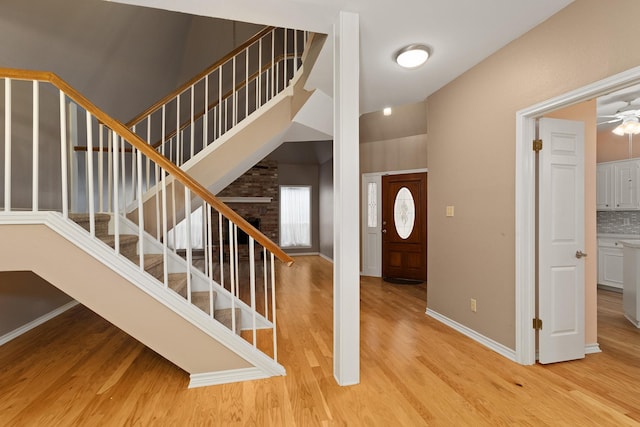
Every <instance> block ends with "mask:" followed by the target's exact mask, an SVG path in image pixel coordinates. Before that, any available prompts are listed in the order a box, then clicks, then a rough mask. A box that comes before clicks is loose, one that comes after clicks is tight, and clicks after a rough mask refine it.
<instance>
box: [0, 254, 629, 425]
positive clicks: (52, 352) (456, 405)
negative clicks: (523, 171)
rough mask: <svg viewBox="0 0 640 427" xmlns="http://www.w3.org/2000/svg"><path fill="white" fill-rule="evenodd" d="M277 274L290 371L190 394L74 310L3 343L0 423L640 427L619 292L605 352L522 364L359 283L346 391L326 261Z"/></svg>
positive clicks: (607, 299)
mask: <svg viewBox="0 0 640 427" xmlns="http://www.w3.org/2000/svg"><path fill="white" fill-rule="evenodd" d="M280 270H281V271H279V277H280V287H279V289H278V290H277V294H278V301H279V307H278V329H279V340H280V345H279V353H280V362H281V363H282V364H283V365H284V366H285V367H286V369H287V374H288V375H287V376H285V377H278V378H271V379H267V380H260V381H249V382H245V383H241V384H229V385H222V386H215V387H205V388H199V389H192V390H188V389H187V383H188V377H187V374H186V373H184V372H183V371H181V370H180V369H179V368H177V367H175V366H174V365H172V364H171V363H169V362H167V361H166V360H164V359H163V358H161V357H159V356H158V355H157V354H155V353H154V352H153V351H151V350H149V349H148V348H146V347H144V346H142V345H141V344H139V343H137V342H136V341H135V340H133V339H131V338H130V337H128V336H127V335H125V334H124V333H123V332H121V331H120V330H119V329H117V328H115V327H113V326H111V325H110V324H109V323H108V322H106V321H104V320H102V319H101V318H100V317H98V316H96V315H95V314H93V313H92V312H91V311H89V310H88V309H86V308H84V307H81V306H79V307H76V308H74V309H72V310H70V311H68V312H67V313H65V314H63V315H61V316H59V317H58V318H56V319H54V320H52V321H50V322H48V323H46V324H44V325H42V326H40V327H38V328H36V329H34V330H33V331H30V332H29V333H27V334H25V335H23V336H21V337H19V338H17V339H15V340H14V341H11V342H9V343H7V344H6V345H4V346H2V347H0V425H2V426H5V425H8V426H13V425H16V426H58V425H60V426H67V425H70V426H71V425H73V426H75V425H81V426H97V425H101V426H112V425H113V426H124V425H127V426H129V425H140V426H147V425H154V426H155V425H158V426H164V425H169V426H235V425H242V426H334V425H336V426H343V425H349V426H426V425H430V426H498V425H510V426H511V425H518V426H545V425H548V426H590V425H597V426H625V425H640V385H639V384H640V332H639V331H638V329H636V328H634V327H633V326H631V324H629V322H627V321H626V320H625V319H624V318H623V317H622V314H621V311H622V310H621V306H622V305H621V299H620V295H619V294H615V293H613V292H606V291H600V292H599V294H598V295H599V299H600V304H599V316H600V321H599V331H600V336H599V342H600V345H601V348H602V350H603V352H602V353H600V354H593V355H589V356H587V358H586V359H585V360H581V361H576V362H568V363H560V364H555V365H550V366H540V365H536V366H527V367H524V366H519V365H517V364H515V363H513V362H510V361H508V360H506V359H504V358H503V357H501V356H499V355H498V354H496V353H494V352H492V351H490V350H488V349H486V348H484V347H483V346H481V345H480V344H477V343H475V342H473V341H472V340H470V339H468V338H466V337H464V336H462V335H460V334H459V333H457V332H455V331H453V330H452V329H450V328H448V327H447V326H444V325H442V324H440V323H438V322H437V321H435V320H433V319H431V318H429V317H427V316H426V315H425V307H426V303H425V302H426V295H427V294H426V286H425V285H421V286H401V285H391V284H387V283H384V282H382V281H381V280H379V279H373V278H363V279H362V286H361V289H362V292H361V307H362V316H361V327H362V328H361V331H362V332H361V335H362V339H361V351H362V354H361V356H362V359H361V361H362V363H361V368H362V370H361V383H360V384H359V385H355V386H351V387H339V386H337V385H336V383H335V380H334V379H333V372H332V371H333V367H332V366H333V365H332V364H333V362H332V332H331V328H332V322H333V318H332V312H333V310H332V283H331V280H332V271H331V264H330V263H328V262H326V261H325V260H323V259H321V258H319V257H299V258H297V262H296V264H295V265H294V266H293V267H292V268H281V269H280Z"/></svg>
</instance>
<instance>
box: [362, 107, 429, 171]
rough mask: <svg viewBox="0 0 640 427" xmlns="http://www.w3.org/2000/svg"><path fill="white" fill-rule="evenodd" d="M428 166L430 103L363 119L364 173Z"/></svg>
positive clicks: (400, 108)
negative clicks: (428, 110) (428, 112)
mask: <svg viewBox="0 0 640 427" xmlns="http://www.w3.org/2000/svg"><path fill="white" fill-rule="evenodd" d="M426 167H427V104H426V102H418V103H416V104H408V105H402V106H397V107H393V112H392V114H391V115H390V116H385V115H383V114H382V111H375V112H373V113H367V114H363V115H362V116H360V173H369V172H385V171H397V170H407V169H420V168H426Z"/></svg>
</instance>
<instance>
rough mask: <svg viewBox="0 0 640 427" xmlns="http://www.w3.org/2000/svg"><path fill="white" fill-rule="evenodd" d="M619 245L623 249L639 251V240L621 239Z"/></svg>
mask: <svg viewBox="0 0 640 427" xmlns="http://www.w3.org/2000/svg"><path fill="white" fill-rule="evenodd" d="M620 243H622V246H624V247H625V248H633V249H640V240H639V239H623V240H620Z"/></svg>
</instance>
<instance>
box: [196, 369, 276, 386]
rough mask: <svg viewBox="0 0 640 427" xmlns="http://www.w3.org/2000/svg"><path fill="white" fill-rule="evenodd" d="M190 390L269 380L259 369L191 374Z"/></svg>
mask: <svg viewBox="0 0 640 427" xmlns="http://www.w3.org/2000/svg"><path fill="white" fill-rule="evenodd" d="M190 378H191V381H189V388H196V387H206V386H210V385H220V384H229V383H236V382H241V381H251V380H261V379H264V378H269V375H267V374H265V373H264V372H262V371H261V370H260V369H258V368H243V369H232V370H228V371H222V372H205V373H202V374H191V376H190Z"/></svg>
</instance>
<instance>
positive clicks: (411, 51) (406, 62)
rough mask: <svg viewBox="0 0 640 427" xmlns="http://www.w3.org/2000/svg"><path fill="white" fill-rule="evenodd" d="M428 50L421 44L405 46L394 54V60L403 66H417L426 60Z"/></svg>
mask: <svg viewBox="0 0 640 427" xmlns="http://www.w3.org/2000/svg"><path fill="white" fill-rule="evenodd" d="M429 55H430V50H429V48H428V47H427V46H425V45H422V44H411V45H409V46H405V47H403V48H402V49H400V50H399V51H397V52H396V54H395V55H394V59H395V61H396V62H397V63H398V65H400V66H401V67H404V68H417V67H419V66H421V65H422V64H424V63H425V62H427V59H429Z"/></svg>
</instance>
